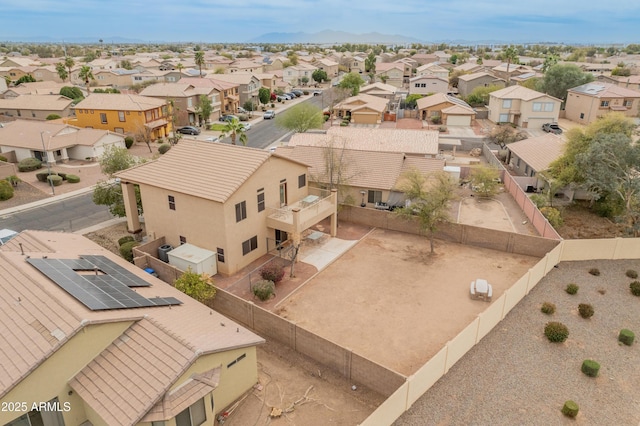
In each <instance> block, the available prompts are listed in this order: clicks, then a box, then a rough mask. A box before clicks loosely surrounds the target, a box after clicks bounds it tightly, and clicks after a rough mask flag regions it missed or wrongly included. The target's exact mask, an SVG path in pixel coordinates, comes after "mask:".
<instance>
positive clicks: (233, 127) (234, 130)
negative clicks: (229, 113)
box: [220, 118, 247, 145]
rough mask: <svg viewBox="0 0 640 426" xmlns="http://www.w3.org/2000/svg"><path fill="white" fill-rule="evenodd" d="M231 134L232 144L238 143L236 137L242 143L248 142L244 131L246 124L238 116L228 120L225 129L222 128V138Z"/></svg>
mask: <svg viewBox="0 0 640 426" xmlns="http://www.w3.org/2000/svg"><path fill="white" fill-rule="evenodd" d="M227 136H229V137H230V138H231V144H232V145H235V144H236V138H237V139H239V140H240V143H241V144H242V145H246V144H247V134H246V133H245V131H244V124H243V123H241V122H240V120H238V119H237V118H234V119H233V120H231V121H227V123H226V124H225V125H224V129H223V130H222V134H221V135H220V137H221V138H226V137H227Z"/></svg>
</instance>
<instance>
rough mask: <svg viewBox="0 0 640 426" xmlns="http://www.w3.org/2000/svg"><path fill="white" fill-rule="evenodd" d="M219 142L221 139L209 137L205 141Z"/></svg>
mask: <svg viewBox="0 0 640 426" xmlns="http://www.w3.org/2000/svg"><path fill="white" fill-rule="evenodd" d="M219 140H220V138H218V137H217V136H209V137H208V138H206V139H205V142H218V141H219Z"/></svg>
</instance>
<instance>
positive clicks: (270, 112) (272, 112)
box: [262, 109, 276, 120]
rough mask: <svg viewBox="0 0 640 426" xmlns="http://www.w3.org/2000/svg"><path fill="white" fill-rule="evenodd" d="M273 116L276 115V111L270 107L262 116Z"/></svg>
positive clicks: (268, 117)
mask: <svg viewBox="0 0 640 426" xmlns="http://www.w3.org/2000/svg"><path fill="white" fill-rule="evenodd" d="M275 116H276V112H275V111H274V110H272V109H268V110H266V111H265V113H264V115H263V116H262V118H264V119H265V120H271V119H272V118H275Z"/></svg>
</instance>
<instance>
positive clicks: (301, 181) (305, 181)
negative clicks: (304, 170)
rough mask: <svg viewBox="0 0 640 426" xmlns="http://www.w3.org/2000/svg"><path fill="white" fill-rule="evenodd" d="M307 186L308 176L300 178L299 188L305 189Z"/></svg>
mask: <svg viewBox="0 0 640 426" xmlns="http://www.w3.org/2000/svg"><path fill="white" fill-rule="evenodd" d="M305 186H307V175H300V176H298V188H304V187H305Z"/></svg>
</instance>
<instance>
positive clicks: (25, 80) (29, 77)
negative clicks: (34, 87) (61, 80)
mask: <svg viewBox="0 0 640 426" xmlns="http://www.w3.org/2000/svg"><path fill="white" fill-rule="evenodd" d="M35 81H36V79H35V78H33V76H32V75H31V74H25V75H23V76H22V77H20V78H19V79H18V80H17V81H16V85H18V84H21V83H35Z"/></svg>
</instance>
